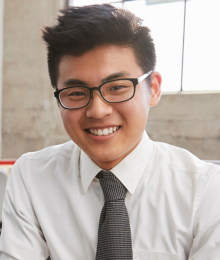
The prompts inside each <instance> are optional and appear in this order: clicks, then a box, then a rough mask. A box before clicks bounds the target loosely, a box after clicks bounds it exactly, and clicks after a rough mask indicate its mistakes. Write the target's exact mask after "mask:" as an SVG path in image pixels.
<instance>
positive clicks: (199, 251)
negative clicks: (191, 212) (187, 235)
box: [189, 167, 220, 260]
mask: <svg viewBox="0 0 220 260" xmlns="http://www.w3.org/2000/svg"><path fill="white" fill-rule="evenodd" d="M215 169H216V168H215ZM217 169H218V170H217V171H216V170H215V172H213V173H211V174H210V176H208V178H207V181H206V182H205V185H204V187H203V189H202V190H203V191H201V199H200V203H199V206H198V208H197V211H196V213H195V218H194V230H193V232H194V234H193V235H194V239H193V244H192V247H191V250H190V254H189V260H201V259H202V260H210V259H211V260H219V259H220V168H219V167H217Z"/></svg>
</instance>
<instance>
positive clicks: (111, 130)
mask: <svg viewBox="0 0 220 260" xmlns="http://www.w3.org/2000/svg"><path fill="white" fill-rule="evenodd" d="M119 128H120V127H119V126H114V127H109V128H104V129H88V132H89V133H90V134H92V135H98V136H101V135H110V134H112V133H114V132H116V131H117V130H118V129H119Z"/></svg>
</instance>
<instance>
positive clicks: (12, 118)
mask: <svg viewBox="0 0 220 260" xmlns="http://www.w3.org/2000/svg"><path fill="white" fill-rule="evenodd" d="M65 2H66V1H64V0H38V1H36V0H22V1H13V0H7V1H5V6H4V52H3V90H2V99H3V104H2V115H3V116H2V139H3V141H2V158H18V157H19V156H20V155H21V154H23V153H25V152H28V151H35V150H38V149H42V148H43V147H46V146H48V145H53V144H57V143H62V142H64V141H66V140H67V139H68V137H67V136H66V134H65V132H64V129H63V126H62V124H61V120H60V116H59V113H58V108H57V104H56V102H55V100H54V97H53V89H52V87H51V85H50V80H49V76H48V72H47V57H46V48H45V45H44V43H43V41H42V40H41V31H40V28H42V27H43V26H44V25H52V24H54V23H55V18H56V16H57V14H58V10H59V9H62V8H64V7H65Z"/></svg>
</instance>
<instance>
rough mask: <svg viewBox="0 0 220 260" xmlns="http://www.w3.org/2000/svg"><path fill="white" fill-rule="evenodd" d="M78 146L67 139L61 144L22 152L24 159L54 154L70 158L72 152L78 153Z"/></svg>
mask: <svg viewBox="0 0 220 260" xmlns="http://www.w3.org/2000/svg"><path fill="white" fill-rule="evenodd" d="M79 152H80V148H79V147H78V146H77V145H76V144H75V143H74V142H73V141H69V142H66V143H63V144H59V145H54V146H49V147H46V148H44V149H42V150H40V151H36V152H29V153H26V154H24V155H23V156H22V157H25V159H26V160H42V159H51V158H53V157H56V156H60V157H65V158H67V159H70V158H71V157H72V155H73V154H74V153H79Z"/></svg>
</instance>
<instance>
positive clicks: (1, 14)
mask: <svg viewBox="0 0 220 260" xmlns="http://www.w3.org/2000/svg"><path fill="white" fill-rule="evenodd" d="M3 17H4V0H0V126H1V125H2V67H3V22H4V18H3ZM1 147H2V128H1V127H0V158H1V153H2V150H1Z"/></svg>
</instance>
